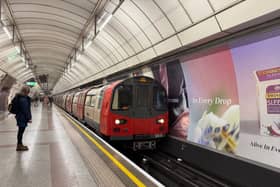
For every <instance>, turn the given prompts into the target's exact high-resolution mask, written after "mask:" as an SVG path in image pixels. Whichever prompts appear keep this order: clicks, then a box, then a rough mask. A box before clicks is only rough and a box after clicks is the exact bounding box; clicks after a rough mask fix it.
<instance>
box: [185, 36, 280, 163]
mask: <svg viewBox="0 0 280 187" xmlns="http://www.w3.org/2000/svg"><path fill="white" fill-rule="evenodd" d="M265 35H268V36H265ZM278 49H280V36H279V35H275V34H274V35H271V33H269V32H268V33H261V34H259V35H258V34H255V35H251V36H250V37H248V36H246V37H244V38H239V39H238V40H234V41H232V42H231V43H228V44H225V45H223V46H222V47H217V48H215V49H208V50H207V51H204V52H200V53H197V54H195V55H193V56H188V57H182V58H181V59H180V62H181V66H182V69H183V72H184V79H185V83H186V92H187V93H188V103H189V114H190V115H189V118H190V124H189V126H188V135H187V140H188V141H192V142H195V143H198V144H201V145H205V146H207V147H211V148H213V149H216V150H220V151H222V152H225V153H232V154H235V155H238V156H241V157H245V158H248V159H250V160H253V161H257V162H261V163H265V164H268V165H271V166H273V167H276V168H280V60H279V59H280V53H279V52H278Z"/></svg>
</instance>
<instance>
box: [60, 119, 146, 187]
mask: <svg viewBox="0 0 280 187" xmlns="http://www.w3.org/2000/svg"><path fill="white" fill-rule="evenodd" d="M63 115H64V116H65V117H66V118H67V119H68V120H70V122H72V124H73V125H75V126H76V127H77V128H78V129H79V130H80V131H81V132H82V133H83V134H84V135H85V136H86V137H87V138H88V139H89V140H90V141H91V142H92V143H94V144H95V145H96V146H97V147H98V148H99V149H100V150H101V151H102V152H103V153H104V154H105V155H106V156H107V157H108V158H109V159H110V160H111V161H112V162H113V163H114V164H115V165H116V166H117V167H118V168H119V169H120V170H121V171H122V172H123V173H124V174H126V175H127V176H128V177H129V178H130V179H131V180H132V181H133V182H134V183H135V184H136V185H137V186H141V187H145V186H146V185H145V184H144V183H143V182H141V181H140V180H139V179H138V178H137V177H136V176H135V175H133V174H132V173H131V172H130V171H129V170H128V169H127V168H126V167H125V166H124V165H123V164H122V163H120V162H119V161H118V160H117V159H116V158H115V157H114V156H113V155H112V154H111V153H109V152H108V151H107V150H106V149H105V148H104V147H103V146H102V145H100V144H99V143H98V142H97V141H96V140H95V139H94V138H92V137H91V136H90V135H89V134H88V133H87V132H86V131H85V130H84V129H83V128H82V127H80V125H78V124H77V123H76V122H75V121H73V120H72V119H71V118H69V117H68V116H67V115H65V114H63Z"/></svg>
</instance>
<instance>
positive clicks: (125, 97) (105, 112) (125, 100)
mask: <svg viewBox="0 0 280 187" xmlns="http://www.w3.org/2000/svg"><path fill="white" fill-rule="evenodd" d="M100 131H101V133H102V134H104V135H106V136H108V137H109V138H110V139H111V140H152V139H158V138H161V137H164V136H165V135H166V134H167V132H168V108H167V96H166V91H165V89H164V88H163V87H162V86H161V85H160V84H159V83H158V82H157V81H155V80H153V79H151V78H148V77H143V76H141V77H133V78H129V79H126V80H124V81H121V82H118V83H117V84H113V85H111V86H109V87H108V89H107V90H106V91H105V95H104V100H103V107H102V111H101V127H100ZM139 143H141V142H139ZM136 146H141V145H140V144H139V145H136Z"/></svg>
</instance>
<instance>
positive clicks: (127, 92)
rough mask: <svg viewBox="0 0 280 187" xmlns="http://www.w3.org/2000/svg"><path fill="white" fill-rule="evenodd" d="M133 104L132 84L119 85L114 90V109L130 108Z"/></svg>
mask: <svg viewBox="0 0 280 187" xmlns="http://www.w3.org/2000/svg"><path fill="white" fill-rule="evenodd" d="M131 105H132V86H124V85H120V86H118V87H117V88H116V89H115V91H114V96H113V102H112V110H128V109H129V107H130V106H131Z"/></svg>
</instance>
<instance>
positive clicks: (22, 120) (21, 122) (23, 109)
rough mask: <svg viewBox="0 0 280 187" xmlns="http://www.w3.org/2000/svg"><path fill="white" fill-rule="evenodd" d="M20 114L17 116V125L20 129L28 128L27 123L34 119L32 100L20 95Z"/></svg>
mask: <svg viewBox="0 0 280 187" xmlns="http://www.w3.org/2000/svg"><path fill="white" fill-rule="evenodd" d="M17 97H19V101H18V107H19V110H18V113H17V114H16V120H17V125H18V126H19V127H26V126H27V122H28V121H30V120H31V119H32V116H31V99H30V97H28V96H24V95H21V94H18V95H17Z"/></svg>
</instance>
